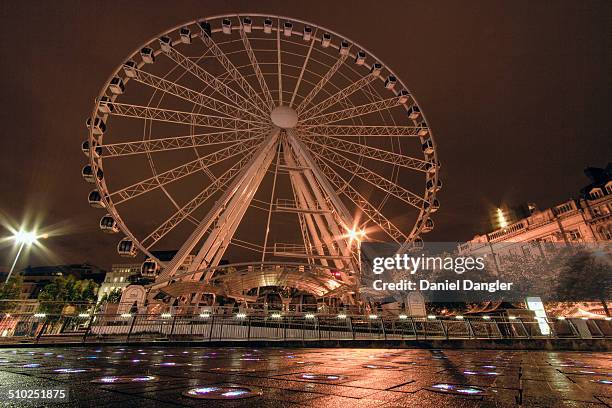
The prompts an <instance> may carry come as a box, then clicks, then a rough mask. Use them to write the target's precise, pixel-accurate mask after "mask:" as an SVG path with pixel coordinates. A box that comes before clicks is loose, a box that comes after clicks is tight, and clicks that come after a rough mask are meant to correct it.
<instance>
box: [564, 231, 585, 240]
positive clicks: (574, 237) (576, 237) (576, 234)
mask: <svg viewBox="0 0 612 408" xmlns="http://www.w3.org/2000/svg"><path fill="white" fill-rule="evenodd" d="M567 235H568V236H569V240H570V241H580V239H581V238H582V235H580V231H578V230H572V231H569V232H568V233H567Z"/></svg>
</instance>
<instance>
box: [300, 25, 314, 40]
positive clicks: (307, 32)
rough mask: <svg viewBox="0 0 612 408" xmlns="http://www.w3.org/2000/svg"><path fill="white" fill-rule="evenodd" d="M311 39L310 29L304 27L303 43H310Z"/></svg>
mask: <svg viewBox="0 0 612 408" xmlns="http://www.w3.org/2000/svg"><path fill="white" fill-rule="evenodd" d="M311 38H312V27H309V26H306V27H304V32H303V34H302V39H303V40H304V41H310V39H311Z"/></svg>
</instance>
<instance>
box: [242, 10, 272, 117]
mask: <svg viewBox="0 0 612 408" xmlns="http://www.w3.org/2000/svg"><path fill="white" fill-rule="evenodd" d="M239 20H240V25H241V27H240V30H239V31H240V38H241V39H242V44H243V45H244V49H245V50H246V53H247V55H248V56H249V60H250V61H251V65H252V66H253V71H254V72H255V76H256V77H257V81H258V82H259V87H260V88H261V90H262V92H263V94H264V97H265V98H266V102H267V106H268V108H269V109H270V110H272V109H274V99H273V98H272V94H271V93H270V88H268V83H267V82H266V79H265V77H264V75H263V73H262V72H261V68H260V66H259V63H258V62H257V57H255V51H253V47H252V46H251V42H250V41H249V37H248V36H247V34H246V32H245V31H244V28H243V27H242V19H239Z"/></svg>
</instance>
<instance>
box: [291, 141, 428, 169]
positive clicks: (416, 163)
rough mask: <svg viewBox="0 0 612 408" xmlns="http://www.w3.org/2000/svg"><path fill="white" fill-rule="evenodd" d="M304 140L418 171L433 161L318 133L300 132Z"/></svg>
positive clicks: (310, 144) (307, 142) (311, 143)
mask: <svg viewBox="0 0 612 408" xmlns="http://www.w3.org/2000/svg"><path fill="white" fill-rule="evenodd" d="M300 134H301V136H302V140H303V141H304V143H306V144H307V145H309V146H313V145H315V146H313V147H314V148H316V146H321V147H328V148H330V149H334V150H336V151H338V152H350V153H353V154H356V155H358V156H362V157H364V158H366V159H373V160H378V161H381V162H385V163H390V164H396V165H398V166H402V167H406V168H408V169H412V170H417V171H423V172H425V171H427V170H428V167H427V166H431V163H429V162H427V161H425V160H421V159H417V158H415V157H410V156H405V155H403V154H399V153H394V152H389V151H387V150H384V149H378V148H376V147H371V146H367V145H363V144H361V143H356V142H351V141H348V140H343V139H338V138H335V137H332V136H324V135H319V134H316V133H309V134H308V135H306V134H304V133H300Z"/></svg>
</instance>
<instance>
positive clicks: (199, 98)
mask: <svg viewBox="0 0 612 408" xmlns="http://www.w3.org/2000/svg"><path fill="white" fill-rule="evenodd" d="M133 72H134V80H136V81H138V82H140V83H142V84H145V85H148V86H150V87H152V88H155V89H159V90H160V91H163V92H165V93H167V94H170V95H173V96H176V97H177V98H181V99H183V100H186V101H188V102H192V103H193V104H195V105H198V106H201V107H204V108H208V109H210V110H212V111H215V112H217V113H218V114H221V115H225V116H228V117H229V118H240V119H244V120H246V121H249V122H253V123H255V122H256V123H262V124H263V123H264V120H263V119H261V117H259V116H257V115H254V114H253V113H251V112H249V111H246V110H244V109H242V108H238V107H236V106H235V105H231V104H228V103H225V102H222V101H220V100H218V99H215V98H213V97H212V96H210V95H204V94H203V93H200V92H196V91H194V90H193V89H189V88H187V87H184V86H182V85H179V84H176V83H174V82H172V81H168V80H166V79H164V78H160V77H158V76H156V75H153V74H150V73H148V72H145V71H142V70H140V69H134V71H133Z"/></svg>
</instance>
